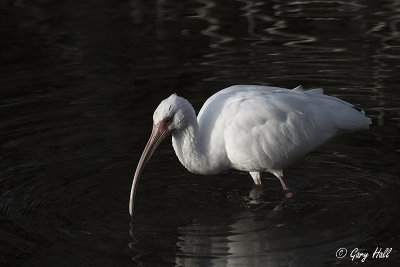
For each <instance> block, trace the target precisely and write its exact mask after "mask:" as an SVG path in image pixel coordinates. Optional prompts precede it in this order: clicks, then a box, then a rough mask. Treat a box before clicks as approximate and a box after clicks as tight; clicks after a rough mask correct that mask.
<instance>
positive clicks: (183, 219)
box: [0, 0, 400, 266]
mask: <svg viewBox="0 0 400 267" xmlns="http://www.w3.org/2000/svg"><path fill="white" fill-rule="evenodd" d="M0 23H1V24H0V25H1V26H0V60H1V64H0V75H1V76H0V145H1V154H0V266H18V265H19V266H132V265H137V266H164V265H165V266H174V265H176V266H320V265H331V264H339V265H353V264H355V263H358V264H362V263H361V260H360V259H354V261H353V262H352V260H351V257H350V256H349V254H350V252H351V251H352V250H353V249H355V248H359V250H360V251H362V252H369V253H370V256H369V258H367V259H366V261H365V263H363V266H364V265H369V266H375V265H378V264H381V265H386V266H395V265H396V264H399V262H400V255H399V247H400V241H399V238H400V207H399V204H400V201H399V200H400V194H399V193H400V177H399V175H400V169H399V159H398V155H399V152H400V149H399V136H400V133H399V124H400V110H399V105H400V93H399V89H400V88H399V82H400V78H399V77H400V76H399V70H400V63H399V62H400V60H399V59H400V2H399V1H396V0H391V1H390V0H389V1H373V0H369V1H361V0H360V1H355V0H352V1H310V0H305V1H278V0H275V1H264V2H263V1H250V0H249V1H245V0H242V1H218V2H213V1H206V0H198V1H177V0H175V1H166V0H165V1H164V0H159V1H144V0H142V1H141V0H132V1H75V2H72V1H47V0H41V1H23V0H20V1H13V0H2V1H0ZM233 84H263V85H272V86H280V87H287V88H292V87H295V86H297V85H299V84H302V85H303V86H304V87H305V88H313V87H314V88H315V87H322V88H324V89H325V92H326V93H328V94H330V95H334V96H338V97H340V98H342V99H344V100H346V101H349V102H352V103H354V104H357V105H359V106H361V107H363V108H364V109H365V110H366V113H367V114H368V116H369V117H371V118H372V119H373V125H372V127H371V129H370V130H369V131H362V132H357V133H352V134H348V135H344V136H342V137H339V138H337V139H336V140H334V141H333V142H330V143H328V144H326V145H324V146H323V147H321V148H320V149H318V150H317V151H315V152H314V153H312V154H310V155H309V156H308V157H306V158H305V159H303V160H301V161H299V162H298V163H297V164H295V165H294V166H292V167H291V168H289V169H288V170H287V171H286V177H287V178H286V180H287V183H288V185H289V186H291V187H292V188H293V189H294V192H295V194H294V197H293V198H290V199H286V198H285V197H284V196H283V193H282V191H281V187H280V184H279V181H278V180H277V179H276V178H273V177H272V176H270V175H267V176H266V178H265V179H264V180H263V192H259V191H257V190H254V189H253V188H252V180H251V178H250V176H249V175H248V174H244V173H239V172H235V171H232V172H228V173H223V174H220V175H216V176H199V175H194V174H191V173H188V172H187V171H186V170H185V169H184V168H183V167H182V166H181V165H180V163H179V162H178V160H177V158H176V157H175V155H174V152H173V150H172V148H171V145H170V141H168V142H165V144H163V145H161V147H160V148H159V149H158V151H157V152H156V154H155V155H154V157H153V158H152V160H151V162H150V163H149V165H148V166H147V168H146V170H145V172H144V176H143V177H142V179H141V181H140V184H139V188H138V195H137V199H136V204H135V208H136V217H135V219H134V220H131V219H130V217H129V214H128V200H129V191H130V186H131V182H132V175H133V172H134V170H135V167H136V164H137V162H138V160H139V157H140V154H141V152H142V149H143V147H144V145H145V143H146V141H147V138H148V135H149V134H150V131H151V125H152V121H151V120H152V113H153V111H154V109H155V107H156V106H157V105H158V103H159V102H160V101H161V100H162V99H163V98H165V97H167V96H169V94H171V93H173V92H176V93H178V94H179V95H181V96H184V97H186V98H187V99H189V100H190V101H191V102H192V104H193V106H194V107H195V109H196V110H199V108H200V107H201V105H202V103H203V102H204V101H205V100H206V99H207V97H208V96H210V95H211V94H213V93H214V92H216V91H218V90H220V89H222V88H225V87H227V86H230V85H233ZM376 247H381V248H382V249H383V250H385V249H386V248H392V251H391V253H390V254H389V257H388V258H385V259H372V258H371V257H372V253H373V252H374V250H375V249H376ZM339 248H347V249H348V254H347V255H346V256H345V257H344V258H343V259H338V258H337V257H336V256H335V254H336V251H337V250H338V249H339Z"/></svg>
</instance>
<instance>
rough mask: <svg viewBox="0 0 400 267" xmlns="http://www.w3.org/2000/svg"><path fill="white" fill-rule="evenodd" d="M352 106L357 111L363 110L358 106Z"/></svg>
mask: <svg viewBox="0 0 400 267" xmlns="http://www.w3.org/2000/svg"><path fill="white" fill-rule="evenodd" d="M352 108H354V109H356V110H358V111H359V112H362V111H363V110H362V108H359V107H355V106H352Z"/></svg>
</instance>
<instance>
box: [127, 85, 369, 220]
mask: <svg viewBox="0 0 400 267" xmlns="http://www.w3.org/2000/svg"><path fill="white" fill-rule="evenodd" d="M370 124H371V119H370V118H368V117H366V116H365V112H364V111H363V110H362V109H360V108H358V107H355V106H354V105H352V104H350V103H347V102H345V101H342V100H340V99H338V98H336V97H332V96H327V95H324V94H323V90H322V89H312V90H307V91H304V90H303V88H302V87H301V86H299V87H296V88H294V89H292V90H290V89H284V88H278V87H268V86H257V85H234V86H231V87H228V88H226V89H223V90H221V91H219V92H217V93H216V94H214V95H212V96H211V97H210V98H209V99H207V101H206V102H205V103H204V105H203V107H202V108H201V110H200V112H199V115H198V117H197V118H196V113H195V111H194V109H193V107H192V105H191V104H190V103H189V102H188V101H187V100H186V99H184V98H182V97H179V96H177V95H176V94H173V95H171V96H170V97H168V98H167V99H164V100H163V101H162V102H161V103H160V105H159V106H158V107H157V109H156V111H155V112H154V115H153V130H152V132H151V136H150V139H149V141H148V142H147V145H146V147H145V149H144V151H143V153H142V156H141V157H140V160H139V163H138V166H137V168H136V172H135V176H134V179H133V183H132V189H131V195H130V203H129V213H130V214H131V216H132V215H133V202H134V196H135V190H136V186H137V183H138V179H139V177H140V175H141V173H142V171H143V168H144V167H145V165H146V164H147V162H148V161H149V159H150V157H151V155H152V154H153V153H154V151H155V150H156V148H157V146H158V145H159V144H160V143H161V141H162V140H164V139H165V138H166V137H167V136H169V135H172V145H173V147H174V150H175V153H176V155H177V156H178V158H179V161H180V162H181V163H182V165H183V166H185V167H186V168H187V169H188V170H189V171H190V172H193V173H198V174H205V175H207V174H215V173H219V172H222V171H224V170H227V169H237V170H241V171H247V172H249V173H250V175H251V177H252V178H253V180H254V183H255V184H257V185H259V184H261V179H260V173H261V172H270V173H272V174H274V175H275V176H276V177H277V178H278V179H279V180H280V182H281V185H282V188H283V189H284V190H288V187H287V186H286V184H285V182H284V180H283V169H285V168H286V167H287V166H289V165H290V164H292V163H294V162H295V161H296V160H297V159H299V158H301V157H303V156H305V155H306V154H307V153H309V152H310V151H312V150H313V149H315V148H316V147H318V146H320V145H321V144H323V143H324V142H326V141H327V140H329V139H331V138H333V137H334V136H336V135H338V134H340V133H343V132H350V131H355V130H361V129H368V128H369V125H370Z"/></svg>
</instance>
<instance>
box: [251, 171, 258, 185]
mask: <svg viewBox="0 0 400 267" xmlns="http://www.w3.org/2000/svg"><path fill="white" fill-rule="evenodd" d="M250 175H251V177H252V178H253V180H254V184H256V185H261V179H260V176H261V175H260V172H250Z"/></svg>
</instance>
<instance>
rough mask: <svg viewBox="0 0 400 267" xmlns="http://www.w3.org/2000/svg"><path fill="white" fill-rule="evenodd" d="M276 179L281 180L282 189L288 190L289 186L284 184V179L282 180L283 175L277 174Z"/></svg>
mask: <svg viewBox="0 0 400 267" xmlns="http://www.w3.org/2000/svg"><path fill="white" fill-rule="evenodd" d="M278 179H279V181H280V182H281V185H282V188H283V190H285V191H290V189H289V187H287V186H286V184H285V181H284V180H283V177H282V176H278Z"/></svg>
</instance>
